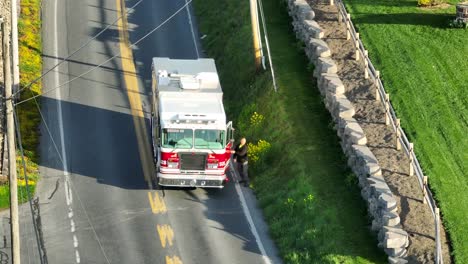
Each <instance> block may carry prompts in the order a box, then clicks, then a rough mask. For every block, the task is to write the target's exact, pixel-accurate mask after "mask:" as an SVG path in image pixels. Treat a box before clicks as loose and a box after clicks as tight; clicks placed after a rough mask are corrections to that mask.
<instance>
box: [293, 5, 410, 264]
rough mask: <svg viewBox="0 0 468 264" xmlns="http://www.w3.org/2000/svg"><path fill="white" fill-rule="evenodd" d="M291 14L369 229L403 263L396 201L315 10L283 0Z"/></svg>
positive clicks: (403, 239) (405, 236)
mask: <svg viewBox="0 0 468 264" xmlns="http://www.w3.org/2000/svg"><path fill="white" fill-rule="evenodd" d="M286 1H287V3H288V7H289V15H290V16H291V17H292V18H293V22H292V24H293V27H294V31H295V33H296V37H297V38H298V39H299V40H301V41H302V42H303V43H305V47H304V49H305V53H306V55H307V57H308V58H309V61H310V62H311V63H312V64H314V66H315V69H314V72H313V75H314V77H315V78H316V79H317V84H318V88H319V90H320V93H321V94H322V96H323V98H324V103H325V107H326V108H327V109H328V111H329V112H330V114H331V116H332V118H333V120H334V121H335V124H336V125H335V128H336V131H337V134H338V136H339V137H340V139H341V142H340V144H341V147H342V149H343V152H344V153H345V154H346V156H347V158H348V165H349V167H350V168H351V169H352V171H353V172H354V174H355V175H356V176H357V177H358V180H359V186H360V187H361V195H362V197H363V199H364V200H365V201H367V205H368V211H369V215H370V216H371V217H372V230H374V231H375V232H376V233H377V234H378V240H379V246H380V247H382V248H383V249H384V251H385V252H386V253H387V255H388V261H389V263H407V261H406V260H405V257H406V254H407V247H408V244H409V239H408V234H407V233H406V231H404V230H403V229H402V227H401V225H400V216H399V215H398V208H397V201H396V200H395V198H394V196H393V194H392V191H391V190H390V188H389V186H388V185H387V183H386V182H385V179H384V178H383V176H382V171H381V169H380V166H379V163H378V161H377V159H376V157H375V156H374V154H373V153H372V151H371V150H370V149H369V148H368V147H367V145H366V144H367V138H366V135H365V133H364V131H363V130H362V128H361V126H360V125H359V124H358V122H357V121H356V119H354V118H353V116H354V114H355V109H354V106H353V105H352V103H351V102H350V101H349V100H348V98H347V97H346V95H345V87H344V85H343V82H342V81H341V80H340V78H339V77H338V75H337V74H336V73H337V71H338V67H337V65H336V63H335V61H334V60H333V59H332V58H331V51H330V48H329V47H328V45H327V43H326V42H325V41H323V40H322V39H321V38H323V36H324V32H323V30H322V29H321V28H320V26H319V25H318V23H317V22H316V21H314V20H313V19H314V17H315V13H314V11H313V10H312V8H311V7H310V5H309V4H308V3H307V2H306V1H305V0H286Z"/></svg>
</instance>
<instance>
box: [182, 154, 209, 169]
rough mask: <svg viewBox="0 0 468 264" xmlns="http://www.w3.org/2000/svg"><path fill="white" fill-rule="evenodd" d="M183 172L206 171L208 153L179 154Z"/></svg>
mask: <svg viewBox="0 0 468 264" xmlns="http://www.w3.org/2000/svg"><path fill="white" fill-rule="evenodd" d="M179 156H180V169H181V170H205V168H206V153H179Z"/></svg>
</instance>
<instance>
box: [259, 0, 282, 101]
mask: <svg viewBox="0 0 468 264" xmlns="http://www.w3.org/2000/svg"><path fill="white" fill-rule="evenodd" d="M258 6H259V7H260V16H261V18H262V27H263V35H264V37H265V43H266V47H267V53H268V62H269V63H270V70H271V79H272V80H273V88H275V92H277V91H278V87H277V85H276V79H275V70H274V69H273V61H272V60H271V52H270V43H269V41H268V31H267V27H266V23H265V14H264V13H263V3H262V0H258Z"/></svg>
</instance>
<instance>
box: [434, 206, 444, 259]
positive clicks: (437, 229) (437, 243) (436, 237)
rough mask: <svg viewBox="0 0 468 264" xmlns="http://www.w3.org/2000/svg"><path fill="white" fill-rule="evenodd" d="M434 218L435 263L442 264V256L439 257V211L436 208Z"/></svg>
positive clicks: (440, 249)
mask: <svg viewBox="0 0 468 264" xmlns="http://www.w3.org/2000/svg"><path fill="white" fill-rule="evenodd" d="M434 213H435V217H436V234H435V241H436V263H437V264H439V263H442V262H443V261H442V256H441V253H442V252H441V251H442V248H441V245H440V209H439V207H436V208H435V209H434Z"/></svg>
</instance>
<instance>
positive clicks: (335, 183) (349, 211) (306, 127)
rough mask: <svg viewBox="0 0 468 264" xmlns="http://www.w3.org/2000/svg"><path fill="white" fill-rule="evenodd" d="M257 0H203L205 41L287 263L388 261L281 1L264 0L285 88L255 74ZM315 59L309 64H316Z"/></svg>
mask: <svg viewBox="0 0 468 264" xmlns="http://www.w3.org/2000/svg"><path fill="white" fill-rule="evenodd" d="M248 4H249V3H248V1H242V2H238V1H236V2H234V1H220V0H196V1H195V10H196V13H197V19H198V22H199V28H200V31H201V35H204V34H206V37H205V38H204V39H203V43H202V44H203V47H204V49H205V51H206V53H207V57H213V58H215V60H216V65H217V67H218V72H219V74H220V79H221V84H222V86H223V91H224V96H225V97H224V100H225V106H226V112H227V115H228V117H229V119H230V120H233V121H234V126H235V127H236V128H237V130H236V138H239V137H240V136H246V137H247V139H248V141H249V142H250V144H251V145H250V148H249V150H250V151H249V152H250V153H249V155H250V157H249V158H250V163H251V166H250V168H251V169H250V175H251V177H252V178H253V188H254V191H255V193H256V195H257V198H258V199H259V201H260V204H261V206H262V207H263V210H264V215H265V217H266V219H267V222H268V224H269V228H270V233H271V235H272V237H273V238H274V240H275V242H276V244H277V245H278V247H279V250H280V252H281V255H282V257H283V259H284V260H285V262H286V263H337V262H345V263H384V262H385V256H384V254H383V252H381V251H380V250H379V249H378V248H377V246H376V245H377V241H376V239H375V238H374V237H372V235H371V233H370V231H369V229H368V225H369V222H368V218H367V213H366V206H365V204H364V202H363V201H362V200H361V197H360V195H359V191H360V190H359V188H358V187H357V184H356V180H355V177H354V176H353V175H352V174H351V173H350V171H349V170H348V169H347V167H346V161H345V159H344V156H343V154H342V152H341V148H340V147H339V144H338V138H337V136H336V135H335V131H333V130H332V128H331V126H332V120H331V118H330V116H329V114H328V113H327V111H326V109H325V107H324V105H323V103H322V100H321V98H320V95H319V92H318V90H317V88H316V87H315V85H313V83H315V82H314V81H313V80H312V78H311V76H312V73H311V71H310V67H309V66H308V62H307V60H306V57H305V55H304V54H303V52H302V51H301V50H300V46H301V45H300V44H298V43H297V42H296V40H295V37H294V35H293V33H292V29H291V27H290V24H291V23H290V22H291V21H290V19H289V17H288V15H287V13H286V6H285V5H284V4H283V1H281V0H268V1H265V0H264V7H265V12H266V16H267V24H268V26H269V27H268V29H269V38H270V45H271V49H272V53H273V61H274V63H275V68H276V71H277V72H276V73H277V76H278V78H277V81H278V84H279V92H278V93H275V92H274V91H273V88H272V84H271V81H270V77H269V75H268V73H267V72H265V73H264V72H262V73H258V74H256V73H255V69H254V64H253V48H252V39H251V33H250V32H251V26H250V15H249V9H248ZM308 68H309V69H308Z"/></svg>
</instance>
